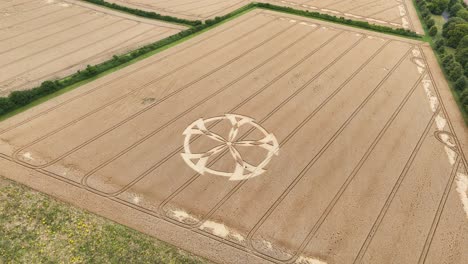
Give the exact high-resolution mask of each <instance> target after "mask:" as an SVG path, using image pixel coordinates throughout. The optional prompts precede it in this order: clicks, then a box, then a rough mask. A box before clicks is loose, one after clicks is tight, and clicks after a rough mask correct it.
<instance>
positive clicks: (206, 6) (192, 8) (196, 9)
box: [108, 0, 252, 20]
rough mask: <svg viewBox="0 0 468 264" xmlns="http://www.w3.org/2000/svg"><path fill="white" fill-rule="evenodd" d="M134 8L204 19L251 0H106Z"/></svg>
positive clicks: (222, 13) (236, 7)
mask: <svg viewBox="0 0 468 264" xmlns="http://www.w3.org/2000/svg"><path fill="white" fill-rule="evenodd" d="M108 2H110V3H116V4H119V5H123V6H128V7H132V8H136V9H141V10H147V11H154V12H157V13H159V14H163V15H169V16H175V17H179V18H184V19H191V20H206V19H209V18H214V17H216V16H222V15H225V14H227V13H229V12H232V11H234V10H236V9H238V8H241V7H242V6H244V5H247V4H248V3H250V2H252V1H251V0H161V1H156V0H108Z"/></svg>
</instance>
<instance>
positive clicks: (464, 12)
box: [457, 8, 468, 22]
mask: <svg viewBox="0 0 468 264" xmlns="http://www.w3.org/2000/svg"><path fill="white" fill-rule="evenodd" d="M457 17H459V18H462V19H464V20H465V21H467V22H468V10H466V8H463V9H462V10H460V11H458V12H457Z"/></svg>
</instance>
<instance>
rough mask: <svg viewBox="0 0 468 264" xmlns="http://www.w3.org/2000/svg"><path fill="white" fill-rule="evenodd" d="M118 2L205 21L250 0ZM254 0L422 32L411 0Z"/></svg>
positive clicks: (127, 0)
mask: <svg viewBox="0 0 468 264" xmlns="http://www.w3.org/2000/svg"><path fill="white" fill-rule="evenodd" d="M109 1H110V2H113V3H117V4H120V5H124V6H128V7H132V8H137V9H142V10H149V11H155V12H158V13H161V14H166V15H171V16H176V17H180V18H185V19H193V20H205V19H209V18H213V17H215V16H221V15H224V14H227V13H229V12H231V11H233V10H235V9H236V8H239V7H241V6H243V5H246V4H248V3H249V2H254V1H251V0H234V1H233V0H202V1H194V0H164V1H156V0H109ZM257 2H264V3H271V4H275V5H280V6H288V7H292V8H295V9H301V10H309V11H312V12H320V13H327V14H330V15H334V16H338V17H345V18H348V19H353V20H363V21H367V22H369V23H372V24H378V25H383V26H389V27H393V28H405V29H410V30H413V31H415V32H417V33H421V34H423V33H424V31H423V29H422V26H421V23H420V22H419V19H418V16H417V14H416V10H415V9H414V6H413V3H412V1H411V0H377V1H375V0H373V1H369V0H345V1H343V0H338V1H337V0H287V1H283V0H260V1H257Z"/></svg>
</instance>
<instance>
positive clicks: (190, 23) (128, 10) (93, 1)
mask: <svg viewBox="0 0 468 264" xmlns="http://www.w3.org/2000/svg"><path fill="white" fill-rule="evenodd" d="M82 1H84V2H88V3H91V4H95V5H99V6H103V7H107V8H110V9H114V10H117V11H120V12H124V13H128V14H132V15H135V16H139V17H144V18H150V19H156V20H161V21H165V22H169V23H175V24H178V25H183V26H189V27H194V26H199V25H201V24H202V21H200V20H189V19H184V18H178V17H174V16H167V15H161V14H158V13H156V12H151V11H145V10H141V9H136V8H131V7H126V6H122V5H118V4H115V3H109V2H106V1H104V0H82Z"/></svg>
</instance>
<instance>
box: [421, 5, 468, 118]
mask: <svg viewBox="0 0 468 264" xmlns="http://www.w3.org/2000/svg"><path fill="white" fill-rule="evenodd" d="M416 4H417V7H418V8H419V11H420V13H421V16H422V19H423V23H424V24H425V25H426V27H427V29H429V31H428V33H429V35H430V36H431V37H432V38H433V39H434V45H433V48H434V49H435V51H436V53H437V55H438V56H439V58H440V59H441V61H442V68H443V70H444V73H445V75H446V76H447V79H448V80H449V81H451V82H452V84H453V87H454V88H455V90H456V92H457V94H458V96H459V98H460V103H461V104H462V109H463V110H464V111H465V113H467V114H468V79H467V77H468V9H467V6H466V4H465V3H464V1H463V0H416ZM444 11H445V12H446V13H445V14H446V15H448V16H449V17H450V18H449V19H448V20H447V22H445V23H444V25H443V26H442V31H441V32H438V29H437V27H436V25H435V20H434V18H433V16H432V15H441V14H442V13H443V12H444ZM437 33H441V34H440V36H436V35H437ZM451 49H454V50H455V52H449V50H451Z"/></svg>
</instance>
